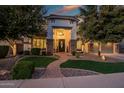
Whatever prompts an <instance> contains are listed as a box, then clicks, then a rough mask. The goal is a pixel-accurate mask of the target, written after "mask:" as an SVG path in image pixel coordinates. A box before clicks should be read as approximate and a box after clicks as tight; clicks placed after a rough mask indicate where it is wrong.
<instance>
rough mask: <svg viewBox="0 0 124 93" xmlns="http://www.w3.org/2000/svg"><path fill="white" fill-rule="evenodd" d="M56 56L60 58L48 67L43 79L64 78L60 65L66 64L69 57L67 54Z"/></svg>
mask: <svg viewBox="0 0 124 93" xmlns="http://www.w3.org/2000/svg"><path fill="white" fill-rule="evenodd" d="M56 55H58V56H59V57H60V58H59V59H58V60H55V61H54V62H52V63H50V64H49V65H48V66H47V69H46V72H45V74H44V75H43V76H42V77H41V78H55V77H64V76H63V75H62V73H61V71H60V64H62V63H64V62H66V61H67V60H68V59H69V56H67V54H66V53H57V54H56Z"/></svg>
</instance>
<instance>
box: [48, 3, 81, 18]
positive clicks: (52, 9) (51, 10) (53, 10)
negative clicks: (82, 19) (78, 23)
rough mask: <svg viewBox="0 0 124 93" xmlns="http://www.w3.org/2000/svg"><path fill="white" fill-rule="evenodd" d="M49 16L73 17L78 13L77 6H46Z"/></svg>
mask: <svg viewBox="0 0 124 93" xmlns="http://www.w3.org/2000/svg"><path fill="white" fill-rule="evenodd" d="M46 7H47V9H48V13H47V15H49V14H58V15H68V16H74V15H77V14H79V13H80V11H79V9H78V8H79V7H80V6H79V5H68V6H67V5H46Z"/></svg>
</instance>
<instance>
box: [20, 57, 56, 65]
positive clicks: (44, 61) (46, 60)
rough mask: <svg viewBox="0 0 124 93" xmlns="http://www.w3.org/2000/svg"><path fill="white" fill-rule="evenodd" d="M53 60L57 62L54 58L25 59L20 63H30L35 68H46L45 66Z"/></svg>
mask: <svg viewBox="0 0 124 93" xmlns="http://www.w3.org/2000/svg"><path fill="white" fill-rule="evenodd" d="M54 60H57V59H56V58H54V57H26V58H23V59H22V60H20V62H26V61H30V62H33V63H34V66H35V67H47V65H48V64H49V63H51V62H53V61H54Z"/></svg>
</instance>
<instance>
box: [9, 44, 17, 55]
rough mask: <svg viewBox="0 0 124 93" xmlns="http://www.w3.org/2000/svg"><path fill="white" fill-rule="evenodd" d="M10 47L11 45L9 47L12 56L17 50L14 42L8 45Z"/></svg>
mask: <svg viewBox="0 0 124 93" xmlns="http://www.w3.org/2000/svg"><path fill="white" fill-rule="evenodd" d="M10 47H11V49H12V54H13V56H16V51H17V49H16V44H14V45H10Z"/></svg>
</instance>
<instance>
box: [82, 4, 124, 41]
mask: <svg viewBox="0 0 124 93" xmlns="http://www.w3.org/2000/svg"><path fill="white" fill-rule="evenodd" d="M87 7H91V6H87ZM97 7H99V10H98V8H93V7H92V8H91V10H92V11H93V10H94V12H89V13H86V14H81V15H84V16H85V17H86V18H85V22H84V23H82V25H80V28H82V29H81V30H82V32H84V30H85V32H84V33H85V37H86V38H89V39H90V40H93V41H100V42H120V41H121V40H122V39H123V38H124V7H123V6H108V5H107V6H97ZM89 9H90V8H89ZM84 10H88V9H84ZM84 10H83V13H84ZM81 11H82V10H81ZM83 25H85V26H83Z"/></svg>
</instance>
